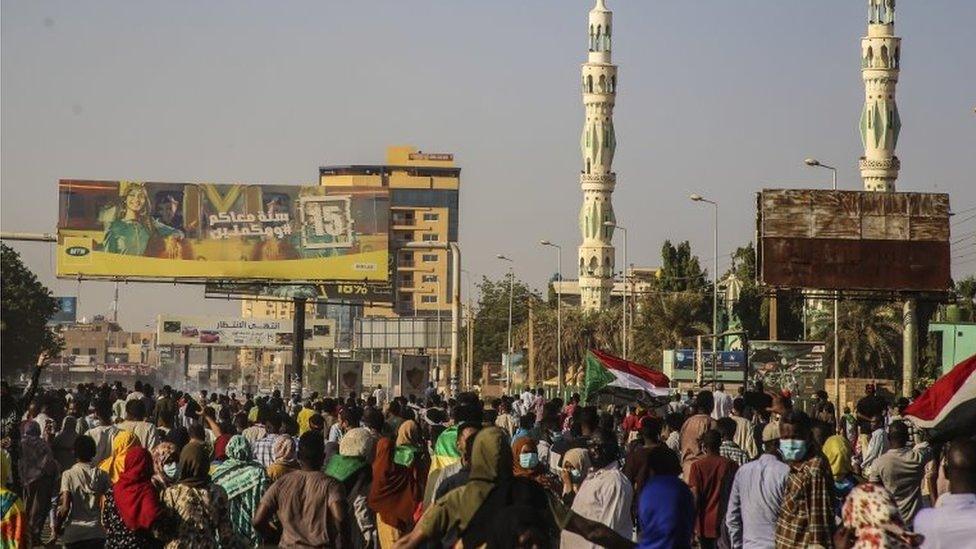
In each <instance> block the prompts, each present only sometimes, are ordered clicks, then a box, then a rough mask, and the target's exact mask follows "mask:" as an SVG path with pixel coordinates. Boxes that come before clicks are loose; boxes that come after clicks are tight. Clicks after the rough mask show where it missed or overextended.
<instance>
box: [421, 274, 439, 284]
mask: <svg viewBox="0 0 976 549" xmlns="http://www.w3.org/2000/svg"><path fill="white" fill-rule="evenodd" d="M424 282H437V275H424Z"/></svg>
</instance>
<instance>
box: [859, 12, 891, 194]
mask: <svg viewBox="0 0 976 549" xmlns="http://www.w3.org/2000/svg"><path fill="white" fill-rule="evenodd" d="M900 60H901V38H898V37H896V36H895V0H868V35H867V36H865V37H864V38H862V39H861V77H862V78H863V80H864V110H863V111H862V112H861V142H862V143H863V144H864V156H862V157H861V161H860V168H861V179H863V180H864V190H866V191H881V192H895V180H896V179H898V169H899V168H900V167H901V162H899V161H898V157H897V156H895V146H896V145H897V144H898V132H899V130H901V119H900V118H899V117H898V105H897V104H896V103H895V86H896V85H897V84H898V69H899V65H900Z"/></svg>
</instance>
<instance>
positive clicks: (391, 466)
mask: <svg viewBox="0 0 976 549" xmlns="http://www.w3.org/2000/svg"><path fill="white" fill-rule="evenodd" d="M407 423H414V422H413V421H406V422H404V425H406V424H407ZM414 425H415V424H414ZM400 430H401V431H404V427H403V426H401V427H400ZM395 449H396V445H395V444H394V443H393V441H392V440H390V439H389V438H388V437H383V438H381V439H380V440H379V442H377V443H376V458H375V459H374V460H373V482H372V484H371V485H370V487H369V506H370V508H371V509H373V510H374V511H376V514H378V515H379V516H380V518H382V519H383V522H385V523H387V524H390V525H393V526H396V527H397V529H398V530H401V531H403V530H410V528H411V527H412V526H413V516H414V511H416V510H417V506H418V505H419V504H420V503H421V502H422V501H423V499H424V485H425V484H426V481H427V471H428V467H429V464H428V463H427V461H426V460H424V459H414V461H413V463H412V464H411V465H410V466H409V467H405V466H403V465H399V464H397V463H394V462H393V455H394V450H395Z"/></svg>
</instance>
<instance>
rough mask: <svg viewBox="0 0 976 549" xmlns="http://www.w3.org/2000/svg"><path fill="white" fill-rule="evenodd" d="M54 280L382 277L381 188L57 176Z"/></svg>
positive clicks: (384, 201)
mask: <svg viewBox="0 0 976 549" xmlns="http://www.w3.org/2000/svg"><path fill="white" fill-rule="evenodd" d="M59 199H60V207H59V215H58V256H57V271H58V276H60V277H72V278H73V277H76V276H83V277H84V276H89V277H105V276H111V277H127V278H140V277H141V278H152V279H159V278H174V279H190V280H192V279H197V280H201V279H231V280H258V279H260V280H288V281H295V280H301V281H316V280H322V281H326V280H358V281H386V280H388V278H389V266H388V224H389V196H388V194H387V192H386V191H385V190H383V189H376V188H364V187H343V188H329V187H318V186H315V187H313V186H285V185H211V184H189V183H141V182H133V181H79V180H61V181H60V183H59Z"/></svg>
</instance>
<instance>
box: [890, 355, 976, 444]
mask: <svg viewBox="0 0 976 549" xmlns="http://www.w3.org/2000/svg"><path fill="white" fill-rule="evenodd" d="M905 415H906V416H909V417H911V418H912V421H913V423H915V425H917V426H919V427H921V428H923V429H929V430H930V433H929V434H930V435H931V436H932V438H933V439H936V440H948V439H951V438H953V437H955V436H958V435H972V434H973V433H974V432H976V355H973V356H971V357H969V358H967V359H966V360H964V361H962V362H960V363H959V364H956V365H955V367H953V368H952V370H951V371H950V372H949V373H948V374H946V375H944V376H942V377H940V378H939V379H938V380H936V382H935V383H933V384H932V386H931V387H929V388H928V390H926V391H925V392H924V393H922V394H921V395H920V396H919V397H918V398H917V399H915V402H913V403H912V404H911V405H909V406H908V408H906V409H905Z"/></svg>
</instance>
